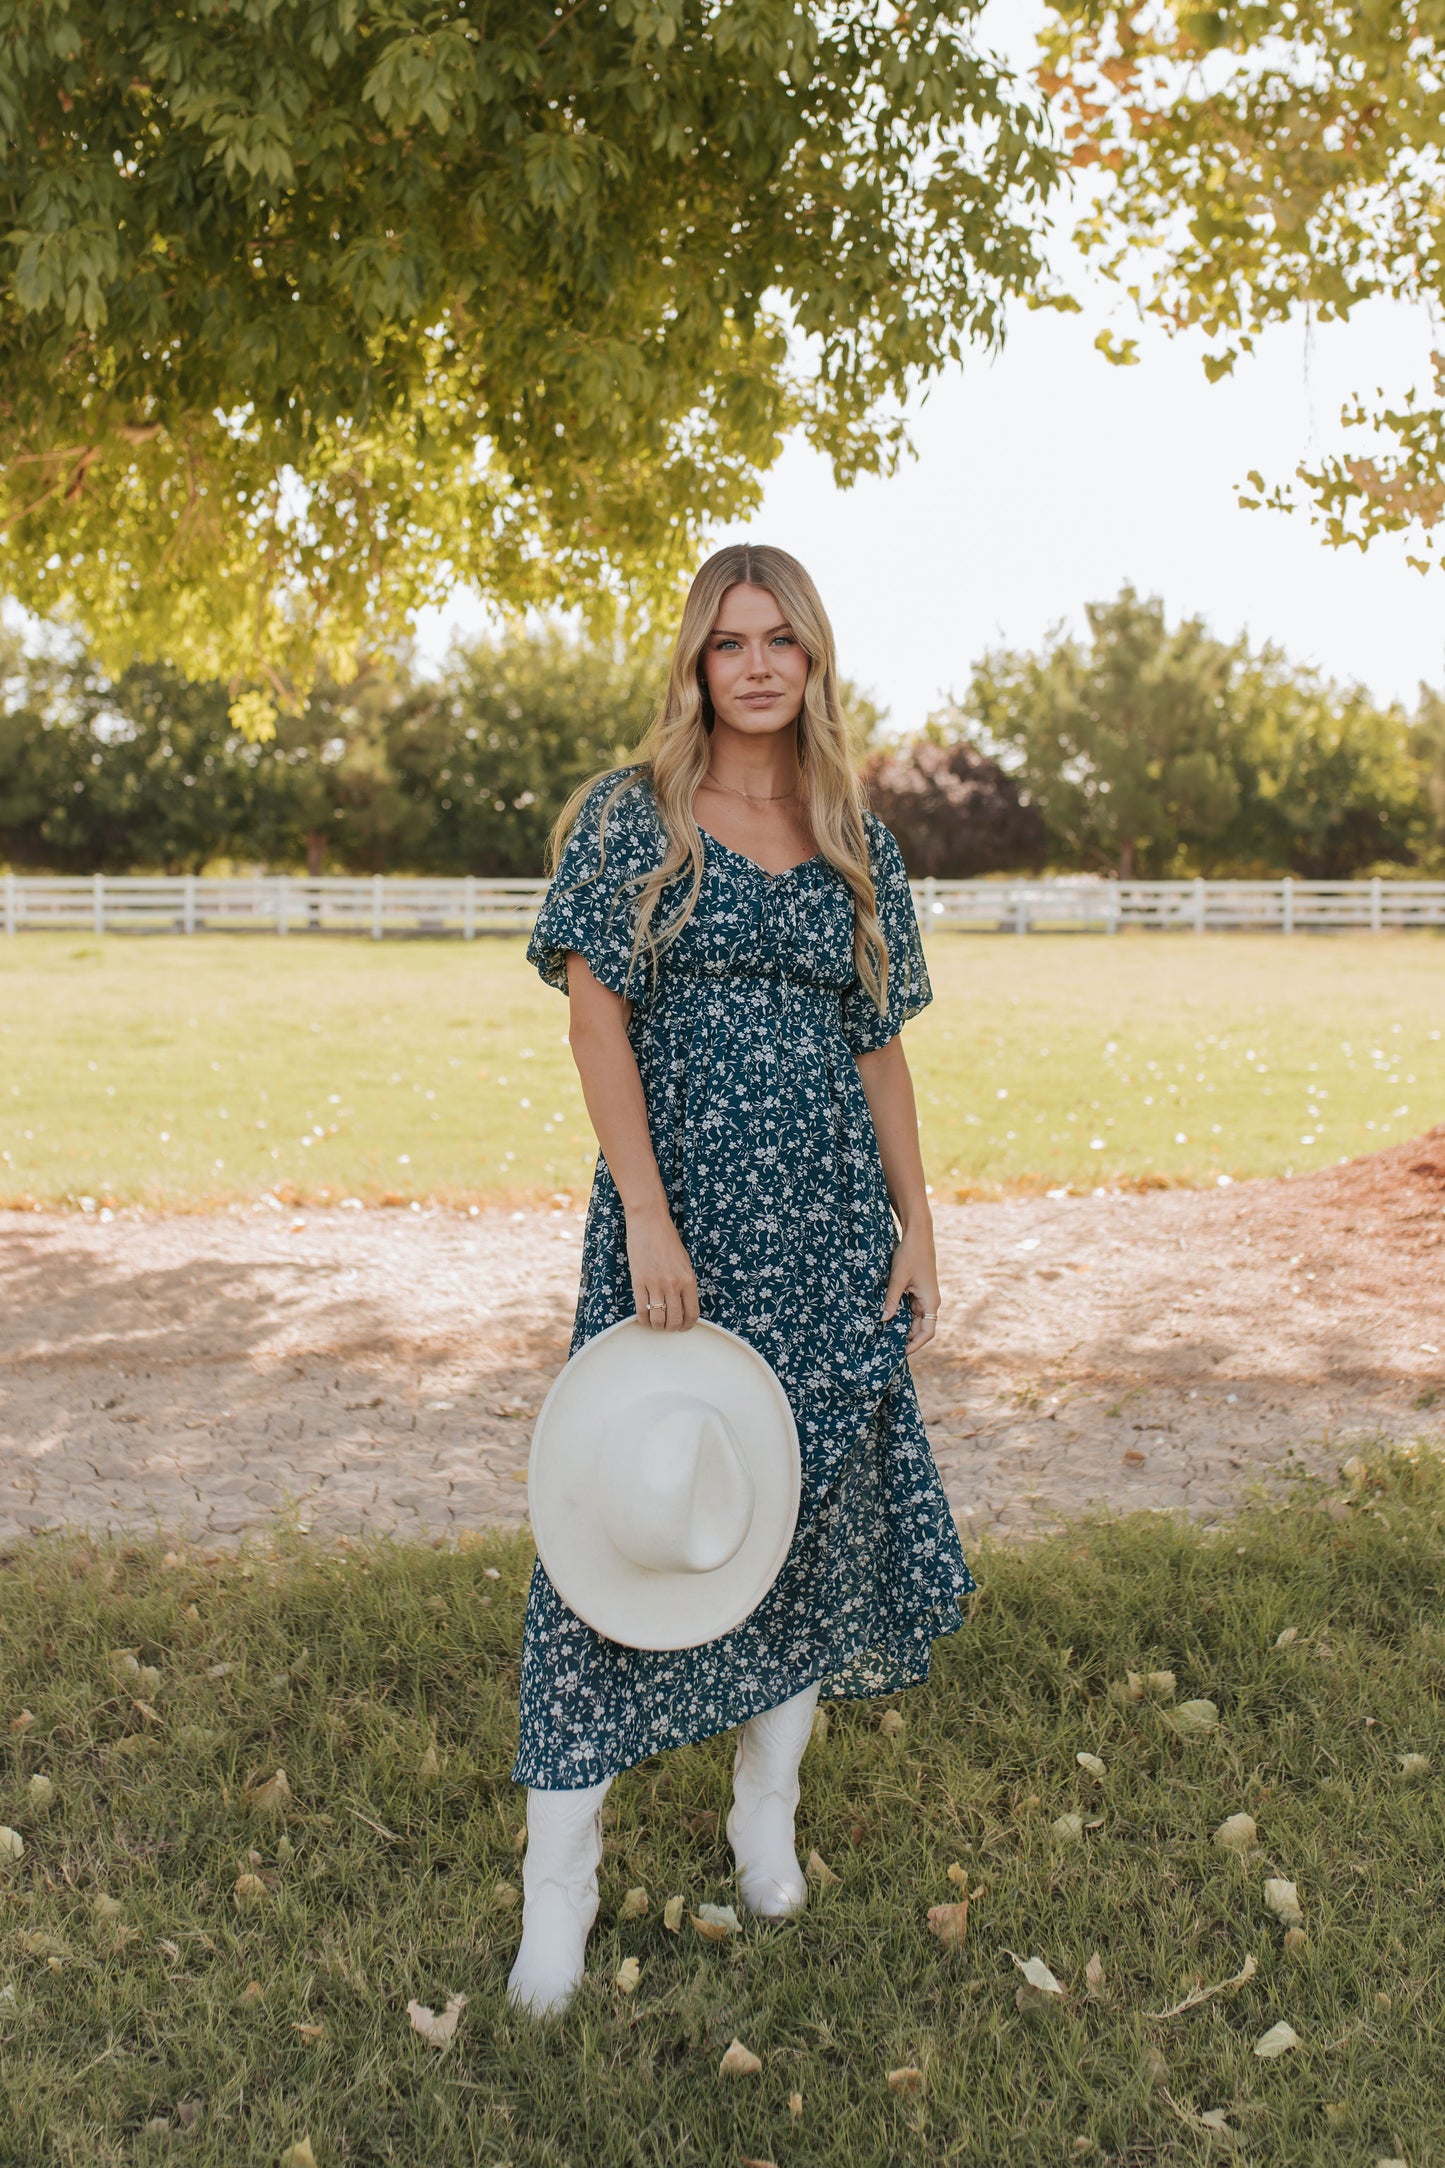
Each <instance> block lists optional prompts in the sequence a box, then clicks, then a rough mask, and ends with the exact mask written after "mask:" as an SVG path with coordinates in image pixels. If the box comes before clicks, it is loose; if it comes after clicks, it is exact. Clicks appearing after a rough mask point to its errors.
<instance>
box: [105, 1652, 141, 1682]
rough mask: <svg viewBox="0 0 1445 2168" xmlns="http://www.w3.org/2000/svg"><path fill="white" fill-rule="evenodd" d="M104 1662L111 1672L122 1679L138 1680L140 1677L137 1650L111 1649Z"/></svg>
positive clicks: (138, 1653)
mask: <svg viewBox="0 0 1445 2168" xmlns="http://www.w3.org/2000/svg"><path fill="white" fill-rule="evenodd" d="M106 1662H107V1663H108V1664H109V1665H110V1668H111V1670H112V1671H118V1672H119V1673H120V1674H121V1676H122V1677H123V1678H128V1679H138V1678H139V1677H140V1650H139V1649H111V1650H110V1652H109V1654H108V1655H107V1657H106Z"/></svg>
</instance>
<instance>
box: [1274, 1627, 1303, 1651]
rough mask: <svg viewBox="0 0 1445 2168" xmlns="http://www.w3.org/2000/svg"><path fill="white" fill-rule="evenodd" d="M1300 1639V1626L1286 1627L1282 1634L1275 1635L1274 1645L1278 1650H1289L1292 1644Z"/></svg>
mask: <svg viewBox="0 0 1445 2168" xmlns="http://www.w3.org/2000/svg"><path fill="white" fill-rule="evenodd" d="M1298 1639H1299V1628H1298V1626H1286V1627H1285V1628H1284V1629H1283V1630H1282V1631H1281V1632H1280V1633H1277V1634H1276V1635H1275V1637H1274V1645H1275V1647H1276V1648H1277V1649H1287V1648H1288V1647H1289V1646H1290V1644H1291V1642H1294V1641H1298Z"/></svg>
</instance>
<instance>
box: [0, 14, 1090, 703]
mask: <svg viewBox="0 0 1445 2168" xmlns="http://www.w3.org/2000/svg"><path fill="white" fill-rule="evenodd" d="M979 5H980V0H933V4H932V5H930V6H929V7H927V8H926V9H924V10H922V11H916V10H913V9H910V8H907V7H897V8H895V7H893V6H888V5H885V6H883V7H881V8H880V7H878V6H875V5H874V4H873V0H831V4H830V5H829V6H827V7H826V8H824V7H822V6H813V7H805V6H799V5H797V4H796V0H727V4H724V5H720V6H718V5H713V4H711V0H707V4H705V0H607V4H605V5H604V4H601V0H598V4H595V5H591V6H583V5H582V4H581V0H566V4H564V0H515V4H514V5H512V6H509V7H508V8H506V9H505V10H503V11H502V12H501V13H497V12H495V11H489V10H488V9H487V8H486V7H484V6H481V5H478V4H477V0H450V4H448V5H446V6H437V5H435V4H433V0H387V4H386V5H385V6H382V5H380V4H378V0H196V4H195V5H192V6H189V7H186V8H180V9H175V10H170V11H164V10H163V11H159V12H157V11H152V10H146V9H137V8H135V7H133V6H130V5H127V4H126V0H50V4H47V5H46V6H44V7H36V6H32V5H28V4H24V5H23V4H20V0H0V127H3V148H0V186H3V192H4V197H5V202H6V206H7V213H6V221H5V227H4V229H3V238H0V386H3V393H0V415H3V424H4V437H3V442H4V445H5V463H4V467H3V488H0V533H3V545H0V550H3V554H0V575H3V578H4V579H5V581H6V582H7V583H8V585H9V587H10V589H11V591H12V592H13V593H14V594H16V595H17V596H18V597H19V598H20V599H21V600H22V601H23V602H24V603H25V604H26V605H27V606H29V607H30V608H32V609H33V610H35V611H36V612H37V613H39V614H40V615H42V616H46V617H52V618H55V617H64V618H68V619H71V620H73V621H75V622H77V623H79V624H80V625H81V626H83V627H84V628H86V630H87V631H88V633H89V636H90V638H91V642H92V645H93V648H94V651H95V653H96V655H97V657H98V659H99V660H100V662H101V663H102V665H103V666H104V667H105V668H106V669H108V670H109V671H110V672H111V673H112V674H113V675H114V674H118V673H119V671H120V670H121V669H122V668H123V667H124V666H125V665H126V664H127V663H129V662H130V661H131V660H133V659H135V658H136V657H141V658H157V657H161V658H164V659H168V660H170V661H173V662H174V663H176V664H177V665H178V666H180V667H183V668H184V669H185V670H187V671H188V672H189V673H190V674H191V675H192V676H193V677H195V678H197V679H202V680H209V679H223V680H232V679H235V678H237V677H238V676H239V677H241V678H247V677H249V678H250V679H252V680H253V681H255V683H254V689H253V691H252V692H251V693H250V694H249V695H248V696H246V697H244V698H243V699H241V700H238V702H237V703H236V705H237V716H238V719H239V720H240V721H241V722H242V723H243V724H244V725H245V726H246V727H248V728H249V729H251V730H252V731H253V732H256V731H264V729H265V728H266V727H267V726H268V724H269V722H270V720H271V712H272V698H271V696H272V694H274V695H276V697H277V698H280V699H281V700H282V703H283V704H284V700H285V697H286V696H287V695H289V694H291V693H293V692H294V691H295V690H296V689H297V688H299V689H301V690H303V691H304V689H305V687H306V686H307V685H308V684H309V683H310V682H311V681H312V679H313V677H314V676H315V674H316V671H317V669H318V666H319V665H320V664H323V663H324V664H326V665H327V666H328V667H329V668H330V670H331V672H332V674H333V676H335V677H337V678H338V679H344V678H346V677H347V676H349V675H350V674H351V671H352V670H353V668H354V666H355V658H356V656H357V654H358V653H359V652H363V651H365V652H374V651H375V650H376V649H377V648H378V647H381V646H384V645H385V644H386V643H387V642H388V641H391V640H394V639H395V638H397V637H398V636H399V634H400V633H401V631H402V630H403V629H404V627H405V625H406V623H407V621H408V618H409V613H410V612H412V611H413V610H414V609H415V608H416V607H417V606H419V605H421V604H423V603H427V602H430V601H435V600H436V599H438V598H439V597H440V596H442V595H444V594H446V593H448V592H450V591H451V590H452V589H453V588H454V587H455V586H456V585H457V584H458V583H460V582H463V581H472V582H475V583H476V585H477V586H478V587H479V588H480V589H482V590H483V591H484V592H485V593H487V594H488V595H490V596H492V597H494V598H498V599H500V600H501V601H502V602H503V603H505V604H508V605H515V606H521V605H526V604H546V603H552V602H558V601H561V602H573V601H581V602H584V603H586V604H588V605H590V606H591V607H593V608H594V609H598V610H600V609H601V608H602V606H603V605H604V603H605V602H606V600H607V598H609V597H610V598H612V599H613V600H614V601H615V600H616V599H617V598H618V597H620V596H622V595H624V594H626V595H629V596H633V597H640V598H642V599H643V600H644V601H645V600H646V598H647V597H649V596H650V597H653V598H656V597H657V596H659V595H668V596H671V595H672V594H674V593H675V590H676V585H677V582H678V579H679V577H680V576H681V574H682V573H683V572H684V571H685V570H687V569H688V568H689V567H690V566H691V564H692V563H693V561H694V560H695V557H696V554H697V552H698V549H699V547H700V538H701V536H702V535H703V533H704V532H705V530H706V529H707V528H708V526H709V524H710V523H711V522H713V521H714V520H716V519H717V518H718V517H720V516H723V515H726V516H729V517H735V516H736V515H738V514H739V513H740V512H745V511H747V510H749V509H751V508H752V507H753V506H755V505H756V503H757V501H758V497H759V488H760V476H761V474H762V473H763V471H764V470H766V468H767V467H768V466H770V465H771V463H772V462H773V460H774V459H775V458H776V457H777V455H778V452H779V450H780V448H781V444H782V441H783V438H784V436H785V435H786V434H787V432H789V431H790V430H793V429H795V428H796V429H801V430H802V431H803V432H804V434H805V435H806V436H807V438H808V439H809V441H810V442H811V443H813V444H814V445H815V446H816V447H818V448H819V449H821V450H823V451H824V452H826V453H827V454H828V455H829V457H830V458H831V460H832V462H833V467H834V471H835V473H836V474H837V476H838V477H839V479H840V480H842V481H847V480H849V479H851V478H852V477H853V476H855V475H857V474H858V473H860V472H867V471H879V470H883V469H886V468H887V467H888V466H889V465H890V464H891V462H892V461H893V460H894V459H895V458H896V457H897V456H898V454H899V451H900V447H901V445H902V441H903V438H902V430H901V424H900V422H899V419H898V406H899V403H900V401H901V400H902V398H903V397H904V395H905V394H906V392H907V391H908V390H909V388H910V387H911V386H912V385H914V384H915V383H916V382H917V381H919V380H920V379H922V378H926V377H927V376H928V375H929V374H930V373H932V372H934V371H936V370H937V369H938V368H940V367H941V366H942V365H943V364H944V363H945V362H946V361H947V360H949V359H951V358H954V357H956V356H957V355H958V354H959V352H960V351H961V350H962V349H963V348H964V347H965V346H966V345H967V344H968V342H970V341H972V340H976V339H977V340H984V341H994V340H996V339H997V337H998V335H999V328H1000V323H1001V311H1002V307H1003V304H1004V302H1005V300H1006V299H1007V297H1008V296H1010V295H1011V294H1014V293H1017V292H1021V291H1025V290H1027V289H1028V288H1029V287H1030V286H1031V285H1032V284H1033V282H1034V281H1035V279H1036V277H1037V275H1038V268H1039V266H1038V261H1037V258H1036V254H1035V249H1034V239H1033V230H1032V221H1033V220H1034V218H1035V215H1036V207H1037V204H1038V202H1039V199H1040V198H1041V197H1042V196H1043V195H1044V194H1045V193H1046V191H1047V190H1048V188H1049V187H1050V186H1051V184H1052V181H1053V178H1054V174H1055V161H1054V157H1053V154H1052V152H1051V150H1050V149H1049V148H1048V147H1047V145H1046V144H1045V142H1044V140H1043V137H1044V133H1045V129H1044V122H1043V119H1042V116H1041V114H1040V112H1039V110H1038V109H1037V106H1036V104H1035V103H1034V102H1033V99H1032V93H1031V92H1030V93H1028V94H1025V95H1020V94H1017V93H1016V92H1015V90H1014V88H1013V87H1012V85H1011V83H1010V79H1009V78H1008V77H1007V76H1006V74H1005V73H1004V72H1003V71H1002V70H1001V68H1000V67H999V66H997V65H996V64H995V63H994V62H993V61H992V60H991V59H990V58H989V57H988V56H987V54H985V53H982V52H980V51H979V50H978V49H977V47H976V45H975V43H974V38H973V30H974V19H975V16H976V14H977V12H978V8H979ZM267 688H269V690H268V689H267Z"/></svg>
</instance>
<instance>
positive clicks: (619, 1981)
mask: <svg viewBox="0 0 1445 2168" xmlns="http://www.w3.org/2000/svg"><path fill="white" fill-rule="evenodd" d="M641 1978H642V1964H641V1961H640V1959H638V1958H636V1957H624V1958H623V1960H622V1963H621V1964H620V1965H619V1966H618V1968H617V1977H616V1979H615V1980H614V1981H613V1983H612V1984H613V1986H614V1987H615V1988H617V1989H618V1991H619V1992H620V1993H621V1994H624V1995H634V1994H636V1992H637V1983H638V1981H639V1980H640V1979H641Z"/></svg>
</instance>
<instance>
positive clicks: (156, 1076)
mask: <svg viewBox="0 0 1445 2168" xmlns="http://www.w3.org/2000/svg"><path fill="white" fill-rule="evenodd" d="M523 945H524V944H523V943H522V941H521V940H520V939H505V940H498V939H492V940H483V941H478V942H476V943H474V944H472V945H470V946H466V947H464V946H462V945H461V944H459V943H445V942H424V941H416V942H406V943H402V942H392V943H383V944H380V945H373V944H372V943H370V942H364V941H347V940H343V939H305V938H295V939H291V940H287V941H279V940H273V939H269V938H263V937H255V938H232V939H223V938H220V937H199V938H196V939H192V940H190V941H187V940H185V939H182V938H171V937H164V938H138V937H131V938H129V939H127V938H126V937H124V936H115V937H111V938H108V939H105V940H94V939H84V938H77V937H76V936H73V935H50V934H37V935H25V936H20V937H18V938H16V939H14V940H12V941H10V942H8V943H5V944H3V945H0V1155H3V1156H0V1202H3V1203H7V1204H16V1203H27V1202H29V1203H40V1204H75V1203H77V1202H78V1201H79V1200H80V1199H81V1198H82V1197H90V1198H93V1199H95V1200H96V1201H97V1203H98V1204H100V1205H102V1206H104V1205H107V1204H123V1203H142V1204H149V1205H164V1206H173V1207H180V1208H196V1207H202V1206H205V1205H209V1204H216V1203H222V1202H225V1201H228V1200H231V1199H235V1198H250V1197H255V1196H256V1195H257V1194H258V1193H259V1192H260V1191H261V1190H263V1189H265V1188H268V1187H271V1186H278V1185H279V1186H280V1187H281V1188H282V1190H283V1193H284V1194H286V1195H287V1196H288V1197H289V1196H292V1195H294V1196H295V1197H297V1198H305V1199H314V1200H317V1201H320V1202H325V1201H328V1200H330V1201H333V1202H334V1201H336V1200H338V1199H340V1198H343V1197H359V1198H361V1199H363V1200H365V1201H370V1202H379V1201H381V1200H383V1199H392V1200H394V1201H396V1202H402V1203H404V1202H409V1201H411V1200H413V1199H417V1198H421V1199H426V1198H435V1199H438V1200H441V1201H444V1202H451V1203H469V1202H485V1201H489V1200H496V1199H499V1198H501V1197H504V1196H515V1197H532V1198H537V1197H541V1196H545V1195H548V1194H550V1193H552V1192H557V1191H564V1192H567V1193H568V1194H571V1195H573V1196H577V1195H585V1193H586V1189H587V1186H588V1185H589V1183H590V1180H591V1173H592V1167H593V1163H594V1159H595V1152H596V1147H595V1144H594V1142H593V1140H592V1135H591V1130H590V1127H589V1125H588V1122H587V1118H586V1112H585V1109H584V1106H583V1103H582V1095H581V1091H580V1089H579V1087H578V1083H577V1079H576V1074H575V1071H574V1069H573V1066H572V1060H571V1055H570V1053H569V1051H568V1048H567V1044H566V1022H567V1010H566V1004H565V1002H564V1001H563V1000H562V998H561V996H560V995H558V994H557V993H555V992H554V991H553V990H552V989H551V988H549V987H546V986H544V985H543V984H542V982H541V980H540V979H539V978H538V977H537V975H536V973H535V972H534V971H533V970H532V969H531V968H530V966H529V965H528V964H527V963H526V961H525V959H524V956H523V953H522V951H523ZM929 964H930V969H931V972H932V975H933V979H934V985H935V991H936V995H937V998H936V1000H935V1002H934V1003H933V1006H932V1007H931V1008H930V1009H929V1010H927V1011H926V1012H925V1014H924V1015H923V1016H921V1017H920V1018H919V1019H918V1020H917V1021H916V1022H915V1023H913V1024H911V1025H910V1026H909V1027H908V1030H907V1033H906V1038H905V1043H906V1044H907V1047H908V1052H909V1057H910V1060H911V1063H912V1066H913V1071H914V1076H915V1079H916V1082H917V1087H918V1095H919V1109H920V1113H921V1115H922V1117H923V1138H924V1151H925V1158H926V1161H927V1165H928V1169H929V1174H930V1179H931V1180H932V1181H933V1183H934V1186H935V1191H936V1194H937V1195H939V1196H940V1197H949V1196H970V1195H977V1194H989V1193H995V1192H998V1191H1003V1190H1008V1189H1011V1188H1047V1187H1051V1186H1065V1185H1067V1186H1071V1187H1074V1188H1093V1187H1095V1186H1096V1185H1098V1184H1112V1183H1119V1182H1151V1181H1167V1182H1194V1183H1210V1182H1213V1181H1216V1180H1217V1179H1218V1178H1219V1177H1220V1176H1221V1175H1228V1176H1230V1177H1232V1178H1236V1179H1237V1178H1239V1177H1241V1176H1245V1175H1251V1174H1272V1173H1283V1172H1285V1171H1287V1170H1289V1169H1294V1170H1296V1171H1303V1170H1304V1169H1307V1168H1309V1167H1314V1166H1320V1165H1323V1164H1327V1163H1328V1162H1330V1161H1333V1160H1336V1159H1340V1158H1345V1157H1352V1156H1354V1155H1356V1154H1358V1153H1361V1152H1367V1151H1370V1150H1373V1149H1375V1148H1377V1147H1378V1146H1380V1145H1382V1144H1386V1143H1390V1142H1398V1141H1399V1140H1400V1139H1401V1138H1404V1137H1407V1136H1410V1135H1413V1134H1417V1133H1418V1132H1419V1131H1421V1130H1423V1129H1425V1128H1427V1127H1429V1126H1430V1124H1431V1123H1433V1122H1436V1121H1439V1120H1441V1119H1445V1038H1442V1025H1445V946H1442V944H1441V943H1440V942H1439V941H1438V940H1437V939H1436V938H1435V937H1433V936H1431V935H1428V934H1397V935H1384V936H1378V937H1375V938H1371V937H1369V936H1368V935H1339V936H1330V937H1320V936H1299V937H1297V938H1295V939H1294V940H1285V939H1283V938H1282V937H1277V936H1261V937H1253V936H1246V935H1236V936H1228V935H1220V936H1211V937H1208V938H1205V939H1197V938H1195V937H1193V936H1190V935H1177V936H1171V935H1158V936H1149V935H1146V934H1138V935H1126V936H1120V937H1116V938H1114V939H1112V940H1111V939H1108V938H1107V937H1104V936H1094V937H1088V936H1082V937H1081V936H1072V937H1071V936H1066V935H1052V936H1051V935H1034V936H1030V937H1029V938H1027V939H1023V940H1020V939H1015V938H1012V937H1008V936H1001V935H998V936H985V935H967V934H938V935H935V936H934V937H933V939H932V941H931V943H930V947H929ZM288 1185H289V1187H288Z"/></svg>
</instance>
